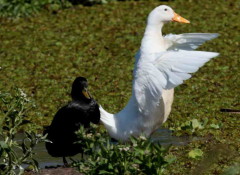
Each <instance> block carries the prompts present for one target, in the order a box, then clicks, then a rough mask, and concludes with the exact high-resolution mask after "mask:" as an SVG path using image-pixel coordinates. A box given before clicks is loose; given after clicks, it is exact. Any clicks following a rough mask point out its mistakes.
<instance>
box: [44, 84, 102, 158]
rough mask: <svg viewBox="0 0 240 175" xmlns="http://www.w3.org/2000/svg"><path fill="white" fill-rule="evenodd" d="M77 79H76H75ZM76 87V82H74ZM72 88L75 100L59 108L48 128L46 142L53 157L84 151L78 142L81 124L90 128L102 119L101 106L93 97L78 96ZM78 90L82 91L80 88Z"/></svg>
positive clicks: (72, 154)
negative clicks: (91, 124) (77, 132)
mask: <svg viewBox="0 0 240 175" xmlns="http://www.w3.org/2000/svg"><path fill="white" fill-rule="evenodd" d="M75 81H76V80H75ZM73 87H74V84H73ZM73 91H74V88H73V90H72V98H73V100H72V101H71V102H70V103H68V105H66V106H64V107H62V108H61V109H59V110H58V112H57V113H56V115H55V116H54V119H53V121H52V123H51V125H50V126H49V127H48V128H47V129H46V131H45V133H47V134H48V135H47V139H48V140H49V141H51V142H46V148H47V151H48V153H49V154H50V155H51V156H53V157H63V158H64V159H65V157H68V156H74V155H75V154H78V153H81V152H82V145H80V144H76V143H75V142H76V141H78V138H77V136H76V134H75V132H76V131H78V130H79V129H80V126H84V128H88V127H89V126H90V122H92V123H95V124H98V123H99V121H100V112H99V106H98V104H97V103H96V101H95V100H94V99H93V98H89V99H88V98H84V96H78V97H77V98H75V97H76V94H75V95H74V92H73ZM77 92H81V89H78V91H77Z"/></svg>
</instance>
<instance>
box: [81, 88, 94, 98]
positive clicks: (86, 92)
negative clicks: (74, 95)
mask: <svg viewBox="0 0 240 175" xmlns="http://www.w3.org/2000/svg"><path fill="white" fill-rule="evenodd" d="M82 94H83V95H84V96H85V97H86V98H87V99H91V98H92V97H91V95H90V93H89V92H88V90H87V88H84V89H83V90H82Z"/></svg>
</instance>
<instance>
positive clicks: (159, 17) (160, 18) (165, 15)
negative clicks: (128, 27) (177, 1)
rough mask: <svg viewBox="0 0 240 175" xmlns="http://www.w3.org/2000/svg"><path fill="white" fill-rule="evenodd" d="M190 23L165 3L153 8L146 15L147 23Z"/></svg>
mask: <svg viewBox="0 0 240 175" xmlns="http://www.w3.org/2000/svg"><path fill="white" fill-rule="evenodd" d="M171 21H175V22H180V23H190V22H189V21H188V20H187V19H185V18H183V17H181V16H180V15H178V14H177V13H175V12H174V11H173V9H172V8H171V7H169V6H166V5H160V6H158V7H156V8H155V9H153V11H151V13H150V14H149V16H148V24H153V25H158V24H164V23H167V22H171Z"/></svg>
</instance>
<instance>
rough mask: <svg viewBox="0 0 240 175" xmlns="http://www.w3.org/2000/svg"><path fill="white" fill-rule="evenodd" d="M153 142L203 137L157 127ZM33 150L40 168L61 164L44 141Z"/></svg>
mask: <svg viewBox="0 0 240 175" xmlns="http://www.w3.org/2000/svg"><path fill="white" fill-rule="evenodd" d="M23 137H24V135H23V134H19V135H18V136H17V140H18V141H21V140H22V138H23ZM151 139H152V141H153V142H156V143H159V144H161V145H176V146H181V145H186V144H188V143H190V142H192V141H194V140H200V139H204V138H198V137H176V136H172V132H171V131H170V130H168V129H162V128H161V129H159V130H157V131H156V132H155V133H154V134H153V135H152V137H151ZM34 152H35V153H36V155H35V159H36V160H37V161H38V162H39V167H40V168H45V166H57V165H63V161H62V157H52V156H50V155H49V154H48V153H47V150H46V148H45V144H44V143H39V144H37V146H36V147H35V148H34ZM73 159H78V160H80V159H81V154H78V155H76V156H74V157H73Z"/></svg>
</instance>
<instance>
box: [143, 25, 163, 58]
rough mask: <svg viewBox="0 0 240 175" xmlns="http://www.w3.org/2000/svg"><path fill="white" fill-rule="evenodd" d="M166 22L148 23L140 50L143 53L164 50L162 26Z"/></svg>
mask: <svg viewBox="0 0 240 175" xmlns="http://www.w3.org/2000/svg"><path fill="white" fill-rule="evenodd" d="M163 25H164V23H162V22H160V23H157V24H151V23H150V24H149V22H148V24H147V27H146V30H145V33H144V36H143V39H142V43H141V48H140V51H141V52H142V53H148V54H149V53H156V52H160V51H164V49H165V48H164V47H163V46H164V39H163V36H162V27H163Z"/></svg>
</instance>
